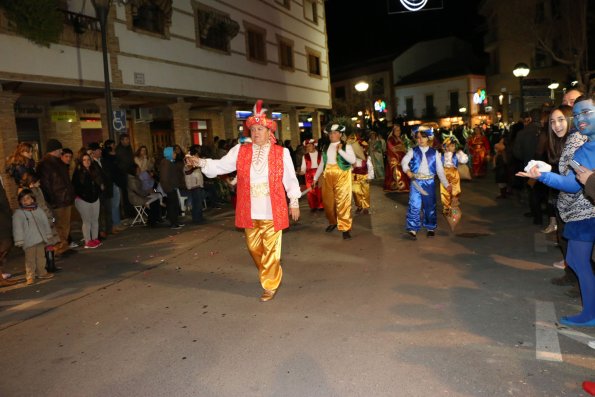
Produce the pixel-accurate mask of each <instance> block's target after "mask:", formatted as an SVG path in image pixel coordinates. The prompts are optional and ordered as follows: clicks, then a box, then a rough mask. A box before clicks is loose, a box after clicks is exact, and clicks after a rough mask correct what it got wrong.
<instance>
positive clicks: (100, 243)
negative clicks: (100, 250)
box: [93, 239, 103, 248]
mask: <svg viewBox="0 0 595 397" xmlns="http://www.w3.org/2000/svg"><path fill="white" fill-rule="evenodd" d="M93 241H94V242H95V248H97V247H100V246H101V245H102V244H103V243H102V242H101V240H99V239H95V240H93Z"/></svg>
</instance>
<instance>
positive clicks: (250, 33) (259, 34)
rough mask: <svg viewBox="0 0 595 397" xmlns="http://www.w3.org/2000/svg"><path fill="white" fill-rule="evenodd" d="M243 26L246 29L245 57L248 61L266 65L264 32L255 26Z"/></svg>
mask: <svg viewBox="0 0 595 397" xmlns="http://www.w3.org/2000/svg"><path fill="white" fill-rule="evenodd" d="M244 24H245V29H246V50H247V51H246V55H247V57H248V59H249V60H250V61H257V62H263V63H266V61H267V53H266V43H265V38H266V31H265V30H264V29H260V28H257V27H256V26H253V25H249V24H247V23H244Z"/></svg>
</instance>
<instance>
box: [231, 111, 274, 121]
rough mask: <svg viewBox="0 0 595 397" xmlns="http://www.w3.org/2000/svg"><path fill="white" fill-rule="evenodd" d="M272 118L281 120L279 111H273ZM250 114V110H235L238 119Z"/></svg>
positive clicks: (243, 118)
mask: <svg viewBox="0 0 595 397" xmlns="http://www.w3.org/2000/svg"><path fill="white" fill-rule="evenodd" d="M271 114H272V115H273V120H281V113H280V112H273V113H271ZM250 116H252V112H250V111H248V110H237V111H236V119H238V120H245V119H247V118H248V117H250Z"/></svg>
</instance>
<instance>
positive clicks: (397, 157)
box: [384, 124, 409, 193]
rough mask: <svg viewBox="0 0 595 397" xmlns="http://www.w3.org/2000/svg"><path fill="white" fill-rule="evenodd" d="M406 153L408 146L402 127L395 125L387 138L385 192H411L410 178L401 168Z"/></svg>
mask: <svg viewBox="0 0 595 397" xmlns="http://www.w3.org/2000/svg"><path fill="white" fill-rule="evenodd" d="M406 153H407V146H406V145H405V141H404V139H403V137H402V136H401V127H400V126H399V125H398V124H395V125H394V126H393V129H392V130H391V132H390V134H389V135H388V137H387V138H386V167H385V169H384V172H385V176H384V191H385V192H399V193H406V192H408V191H409V177H408V176H407V174H405V173H404V172H403V168H402V167H401V161H403V157H405V154H406Z"/></svg>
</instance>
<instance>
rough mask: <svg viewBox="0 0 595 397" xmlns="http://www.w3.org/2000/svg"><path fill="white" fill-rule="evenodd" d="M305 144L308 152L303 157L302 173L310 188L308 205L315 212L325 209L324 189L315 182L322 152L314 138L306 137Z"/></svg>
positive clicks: (307, 186) (307, 187)
mask: <svg viewBox="0 0 595 397" xmlns="http://www.w3.org/2000/svg"><path fill="white" fill-rule="evenodd" d="M303 145H304V147H305V148H306V154H304V156H303V158H302V165H301V168H300V173H301V174H302V175H305V177H306V189H310V191H309V192H308V195H307V197H308V206H310V210H311V211H312V212H314V211H317V210H322V209H324V207H323V205H322V189H320V187H319V186H316V184H315V183H313V182H314V175H316V171H317V170H318V166H319V165H320V164H322V153H321V152H319V151H318V150H316V145H317V142H316V140H314V139H306V140H305V141H304V143H303Z"/></svg>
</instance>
